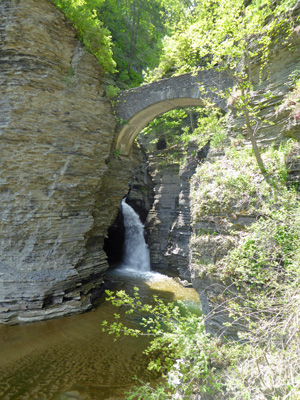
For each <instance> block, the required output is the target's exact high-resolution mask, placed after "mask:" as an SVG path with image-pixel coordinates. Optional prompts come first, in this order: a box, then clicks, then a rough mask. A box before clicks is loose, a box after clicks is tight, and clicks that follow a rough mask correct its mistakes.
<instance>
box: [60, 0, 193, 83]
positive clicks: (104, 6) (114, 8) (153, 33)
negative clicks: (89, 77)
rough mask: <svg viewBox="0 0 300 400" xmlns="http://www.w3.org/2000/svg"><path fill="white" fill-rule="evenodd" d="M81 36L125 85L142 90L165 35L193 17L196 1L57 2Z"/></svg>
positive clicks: (104, 65) (93, 0) (83, 0)
mask: <svg viewBox="0 0 300 400" xmlns="http://www.w3.org/2000/svg"><path fill="white" fill-rule="evenodd" d="M53 2H54V4H55V5H56V6H57V7H58V8H59V9H60V10H61V11H63V12H64V14H65V15H66V17H67V18H68V19H69V20H70V22H71V23H72V24H73V25H74V26H75V27H76V28H77V30H78V34H79V38H80V39H81V40H82V41H83V43H84V44H85V45H86V47H87V49H88V50H89V51H90V52H91V53H92V54H94V55H95V56H96V57H97V59H98V60H99V63H100V64H101V65H102V66H103V68H104V70H105V71H106V72H109V73H115V75H116V78H117V80H118V82H119V83H121V84H122V86H124V85H125V86H138V85H140V84H141V83H142V82H143V70H145V69H148V70H152V69H153V68H154V67H156V66H157V62H158V60H159V58H160V53H161V49H162V40H163V38H164V36H165V35H172V34H173V33H174V32H175V30H176V28H177V26H178V24H179V23H181V21H185V22H186V23H187V22H188V21H189V20H190V19H191V15H192V12H193V9H194V6H193V2H192V1H190V0H185V1H181V0H171V1H170V0H168V1H166V0H151V1H149V0H139V1H137V0H53Z"/></svg>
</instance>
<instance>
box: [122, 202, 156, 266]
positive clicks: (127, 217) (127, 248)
mask: <svg viewBox="0 0 300 400" xmlns="http://www.w3.org/2000/svg"><path fill="white" fill-rule="evenodd" d="M122 213H123V217H124V226H125V243H124V257H123V262H122V268H125V269H128V270H133V271H137V272H148V271H150V256H149V249H148V246H147V244H146V242H145V239H144V226H143V224H142V222H141V220H140V218H139V216H138V214H137V213H136V212H135V211H134V210H133V208H132V207H130V205H128V204H127V203H126V202H125V199H123V200H122Z"/></svg>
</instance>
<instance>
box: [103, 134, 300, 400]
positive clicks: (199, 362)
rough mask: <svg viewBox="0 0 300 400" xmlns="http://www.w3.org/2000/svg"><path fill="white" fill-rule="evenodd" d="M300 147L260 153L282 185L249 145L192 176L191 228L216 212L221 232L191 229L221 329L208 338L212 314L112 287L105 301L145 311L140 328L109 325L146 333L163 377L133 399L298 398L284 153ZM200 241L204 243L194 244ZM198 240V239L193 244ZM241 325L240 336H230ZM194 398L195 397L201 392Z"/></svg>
mask: <svg viewBox="0 0 300 400" xmlns="http://www.w3.org/2000/svg"><path fill="white" fill-rule="evenodd" d="M298 155H299V146H298V143H297V142H295V141H289V142H288V143H287V144H286V145H284V146H282V147H280V148H279V149H275V148H270V149H267V150H266V151H264V152H263V153H262V157H263V159H264V162H265V165H266V167H267V168H268V173H269V174H270V176H272V177H274V178H276V179H277V180H278V185H277V187H276V189H274V188H272V190H273V191H272V192H271V191H270V186H269V185H268V184H267V182H266V181H265V180H264V179H263V177H262V175H261V173H260V170H259V168H258V166H257V164H256V161H255V157H254V155H253V152H252V151H251V149H241V148H239V149H237V148H236V144H234V145H232V146H231V147H228V149H227V150H226V155H225V157H222V158H220V159H218V158H216V159H213V160H211V161H210V162H206V163H203V164H201V165H200V166H199V167H198V170H197V173H196V175H195V176H194V177H193V188H192V193H191V195H192V199H191V207H192V214H193V221H192V224H193V226H197V222H198V221H199V220H201V218H202V217H204V218H206V217H209V216H211V217H212V218H215V220H218V224H217V225H215V226H216V228H215V230H211V229H207V230H204V229H202V230H198V231H197V230H195V238H193V239H192V243H191V244H192V246H193V247H194V250H198V255H199V256H198V259H196V258H195V255H194V256H193V259H192V262H193V268H194V273H195V275H196V279H197V276H199V277H200V278H201V277H204V275H209V276H210V277H214V282H215V283H218V285H219V286H222V287H223V290H222V293H221V295H220V296H219V297H218V298H214V299H212V301H213V302H214V304H215V309H214V310H213V311H212V314H213V313H214V312H216V313H218V308H219V307H220V305H221V306H222V308H223V309H224V310H225V311H226V313H227V314H228V315H229V319H228V322H227V323H225V324H224V325H223V328H222V329H221V330H220V334H219V335H216V336H214V337H210V335H209V334H207V333H206V331H205V325H206V323H207V322H209V319H210V317H211V316H212V315H207V316H205V317H204V316H199V315H197V314H194V313H193V311H192V310H188V309H186V308H185V307H184V306H182V305H181V304H177V305H174V304H171V305H164V304H163V303H162V302H161V301H160V300H159V299H157V298H156V299H155V300H154V306H153V305H147V304H141V302H140V300H139V296H138V291H137V290H136V294H135V296H133V297H132V298H131V297H129V296H127V295H126V294H125V293H123V292H119V293H117V294H116V295H112V293H109V300H110V301H112V302H113V304H115V305H116V306H123V307H125V309H126V310H127V312H128V313H132V312H136V311H137V310H140V311H142V317H141V324H140V328H137V329H133V330H130V329H128V328H126V327H125V326H123V325H122V324H121V323H119V322H118V319H117V321H116V323H114V324H112V325H111V326H109V327H107V326H105V329H108V330H109V331H110V332H111V333H115V334H117V336H120V335H122V334H131V335H134V336H137V335H149V336H150V337H152V338H153V339H152V342H151V344H150V346H149V347H148V349H147V350H146V352H147V354H148V355H149V354H151V355H152V360H151V361H150V363H149V369H150V370H151V371H158V372H160V373H161V374H162V375H163V376H164V378H165V380H164V382H163V383H159V384H157V385H154V384H150V383H143V384H142V383H141V382H140V383H141V385H139V386H137V387H136V388H135V389H134V390H132V391H131V392H130V393H129V394H128V397H127V398H129V399H193V398H195V399H197V398H199V396H201V397H200V398H204V399H206V398H209V399H218V398H224V397H223V396H227V397H225V398H230V399H237V400H241V399H245V400H246V399H273V400H275V399H283V398H285V399H294V400H296V399H298V398H299V396H300V381H299V376H300V370H299V364H298V360H299V357H300V338H299V329H300V325H299V320H298V314H299V310H300V300H299V299H300V297H299V279H300V268H299V254H300V253H299V251H300V235H299V229H298V228H299V222H300V220H299V218H300V217H299V215H300V205H299V200H298V194H297V191H296V188H295V187H294V186H293V185H292V187H289V188H288V187H287V186H288V182H289V181H288V176H289V174H288V169H287V160H290V159H291V158H293V157H294V158H295V157H296V158H297V157H299V156H298ZM247 214H248V215H250V216H251V217H252V218H253V220H254V221H256V222H255V223H253V224H251V225H249V226H248V228H247V229H241V227H240V226H239V222H238V218H239V217H240V216H241V215H243V216H245V215H247ZM230 235H231V236H232V241H233V243H234V245H233V246H231V248H230V249H227V255H226V256H225V257H223V258H221V259H219V261H215V262H212V263H207V262H206V260H205V259H203V258H201V251H203V249H204V247H203V243H204V242H203V241H201V238H203V239H205V240H209V238H211V239H212V240H214V239H215V238H218V239H220V240H219V242H218V243H219V246H222V237H223V238H224V240H226V237H228V236H230ZM198 240H199V243H198V242H197V241H198ZM193 241H194V242H193ZM231 326H235V330H236V331H237V332H238V338H237V339H235V340H231V339H230V337H228V336H227V330H228V331H229V329H230V327H231ZM197 396H198V397H197Z"/></svg>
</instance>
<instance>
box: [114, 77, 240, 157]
mask: <svg viewBox="0 0 300 400" xmlns="http://www.w3.org/2000/svg"><path fill="white" fill-rule="evenodd" d="M232 86H233V81H232V80H231V79H230V78H229V77H228V76H227V75H226V74H225V73H224V72H217V71H215V70H213V69H211V70H208V71H201V72H199V73H198V74H197V75H192V74H183V75H179V76H175V77H172V78H166V79H162V80H160V81H157V82H154V83H150V84H148V85H143V86H140V87H138V88H134V89H130V90H126V91H124V92H122V93H120V94H119V95H118V96H116V97H115V98H114V99H113V100H114V101H113V104H114V112H115V115H116V117H117V119H118V122H119V123H118V126H117V137H116V147H115V148H116V149H117V150H119V151H120V153H121V154H122V155H128V154H129V153H130V150H131V148H132V145H133V142H134V140H135V138H136V136H137V135H138V134H139V133H140V131H141V130H142V129H143V128H145V127H146V126H147V125H148V123H149V122H150V121H152V120H153V119H154V118H156V117H157V116H159V115H161V114H163V113H165V112H167V111H170V110H172V109H174V108H179V107H181V108H183V107H196V106H204V105H205V102H206V101H207V100H209V101H210V102H213V103H214V104H215V105H216V106H217V107H219V108H221V109H223V110H225V109H226V103H225V101H224V99H223V98H222V97H220V96H219V95H218V92H219V91H220V90H224V89H226V88H230V87H232Z"/></svg>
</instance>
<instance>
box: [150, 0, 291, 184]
mask: <svg viewBox="0 0 300 400" xmlns="http://www.w3.org/2000/svg"><path fill="white" fill-rule="evenodd" d="M295 2H296V0H285V1H281V2H279V3H275V4H274V3H273V2H271V1H270V0H265V1H250V2H246V1H241V0H229V1H228V0H207V1H203V2H198V3H197V7H196V9H195V11H194V13H193V18H192V19H191V21H190V23H189V24H188V25H187V26H186V27H185V29H184V30H180V29H179V30H178V31H177V32H176V33H174V34H173V35H172V36H171V37H167V38H165V39H164V53H163V56H162V58H161V62H160V66H159V67H158V69H157V70H156V71H154V72H153V76H152V77H153V78H154V79H156V78H157V77H158V76H159V74H158V72H157V71H163V73H165V72H166V69H170V68H171V67H173V68H175V69H176V73H182V72H187V71H193V70H203V69H205V70H207V69H210V68H215V69H217V70H224V71H226V72H227V73H228V75H229V76H230V77H231V78H232V79H233V81H234V82H235V85H236V88H235V90H236V92H239V96H238V97H237V99H236V101H235V102H234V103H233V106H234V107H235V108H236V109H237V111H238V113H239V114H240V115H242V116H243V117H244V120H245V128H246V131H247V133H248V135H249V138H250V141H251V144H252V147H253V150H254V154H255V157H256V160H257V163H258V165H259V167H260V170H261V172H262V174H264V175H265V176H266V177H267V172H266V167H265V165H264V163H263V160H262V158H261V155H260V151H259V149H258V146H257V142H256V138H255V134H256V131H257V129H258V127H259V112H260V106H254V105H253V104H252V95H251V94H252V92H253V82H252V77H251V62H252V60H254V58H257V57H259V58H260V65H261V74H262V72H263V71H264V70H266V67H267V63H268V59H269V53H270V49H271V47H272V43H273V41H274V42H276V41H277V40H278V33H279V32H281V33H283V39H282V42H284V43H287V45H288V46H289V47H290V48H291V49H292V43H288V37H289V36H290V35H291V32H292V28H293V24H294V21H292V20H291V19H288V18H286V14H285V13H286V12H287V10H288V7H291V6H292V5H293V4H294V3H295ZM275 38H276V39H275ZM149 80H151V77H149ZM221 95H223V96H225V97H226V96H228V94H227V93H221ZM270 183H271V182H270ZM271 184H273V185H274V182H273V183H271Z"/></svg>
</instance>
